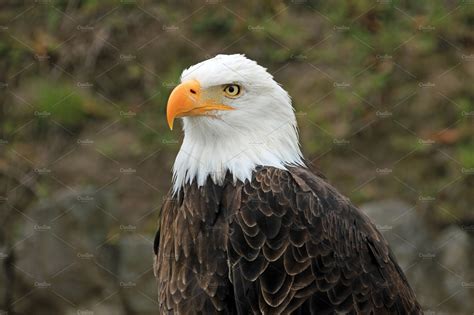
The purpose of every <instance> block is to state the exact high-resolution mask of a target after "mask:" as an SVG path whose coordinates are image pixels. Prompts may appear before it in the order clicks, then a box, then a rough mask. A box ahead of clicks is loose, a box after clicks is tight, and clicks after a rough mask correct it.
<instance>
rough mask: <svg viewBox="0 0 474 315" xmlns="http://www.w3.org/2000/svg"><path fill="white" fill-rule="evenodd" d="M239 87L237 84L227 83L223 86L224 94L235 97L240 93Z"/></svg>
mask: <svg viewBox="0 0 474 315" xmlns="http://www.w3.org/2000/svg"><path fill="white" fill-rule="evenodd" d="M241 90H242V89H241V88H240V86H239V85H237V84H228V85H226V86H225V87H224V93H225V96H227V97H230V98H235V97H237V96H239V95H240V92H241Z"/></svg>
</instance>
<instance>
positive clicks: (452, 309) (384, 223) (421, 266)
mask: <svg viewBox="0 0 474 315" xmlns="http://www.w3.org/2000/svg"><path fill="white" fill-rule="evenodd" d="M361 209H362V210H363V211H365V212H366V214H367V215H368V216H369V217H370V218H371V219H372V221H373V222H374V223H375V224H376V225H377V227H378V228H379V230H380V231H381V232H382V233H383V235H384V237H385V238H386V239H387V241H388V242H389V244H390V246H391V248H392V250H393V252H394V253H395V256H396V257H397V260H398V262H399V264H400V266H401V267H402V269H403V270H404V272H405V274H406V276H407V278H408V280H409V282H410V284H411V286H412V287H413V289H414V290H415V292H416V294H417V297H418V300H419V301H420V303H421V304H422V306H423V308H424V310H425V311H426V313H427V314H430V313H432V314H440V313H449V314H466V313H468V312H471V313H472V310H474V282H472V281H474V268H473V261H472V258H471V257H472V245H470V242H469V235H468V233H467V232H466V230H465V229H462V228H460V227H457V226H451V227H449V228H447V229H445V230H444V231H441V232H438V233H435V232H434V231H432V230H431V229H430V227H429V226H428V225H427V224H426V223H425V221H424V220H423V219H422V218H421V217H420V215H419V214H418V213H417V211H416V207H413V206H410V205H408V204H406V203H404V202H401V201H397V200H386V201H379V202H372V203H368V204H366V205H363V206H362V207H361Z"/></svg>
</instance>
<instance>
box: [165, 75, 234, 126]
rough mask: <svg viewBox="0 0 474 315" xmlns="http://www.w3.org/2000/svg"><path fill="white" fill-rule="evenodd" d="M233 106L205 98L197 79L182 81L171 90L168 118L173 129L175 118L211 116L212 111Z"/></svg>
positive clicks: (230, 108) (228, 108) (167, 111)
mask: <svg viewBox="0 0 474 315" xmlns="http://www.w3.org/2000/svg"><path fill="white" fill-rule="evenodd" d="M232 109H234V108H233V107H231V106H228V105H224V104H219V103H217V102H216V101H214V100H213V99H204V98H203V97H202V93H201V85H200V84H199V82H198V81H196V80H191V81H186V82H184V83H181V84H180V85H178V86H177V87H175V88H174V90H173V91H172V92H171V95H170V98H169V99H168V105H167V106H166V118H167V120H168V125H169V126H170V129H171V130H173V122H174V119H175V118H178V117H184V116H211V113H209V112H210V111H215V110H232Z"/></svg>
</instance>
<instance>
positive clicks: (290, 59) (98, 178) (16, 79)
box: [0, 0, 474, 314]
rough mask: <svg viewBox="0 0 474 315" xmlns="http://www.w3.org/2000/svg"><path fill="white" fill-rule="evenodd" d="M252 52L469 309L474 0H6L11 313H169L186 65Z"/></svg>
mask: <svg viewBox="0 0 474 315" xmlns="http://www.w3.org/2000/svg"><path fill="white" fill-rule="evenodd" d="M218 53H226V54H230V53H245V54H246V55H247V56H248V57H250V58H251V59H254V60H256V61H257V62H258V63H260V64H261V65H263V66H265V67H267V68H268V70H269V71H270V72H271V73H272V74H273V75H274V77H275V78H276V80H277V81H278V82H280V83H281V84H282V85H283V86H284V88H285V89H286V90H287V91H289V93H290V95H291V96H292V98H293V102H294V106H295V108H296V112H297V117H298V123H299V127H300V134H301V143H302V148H303V152H304V154H305V156H306V157H307V158H308V160H310V161H312V162H313V164H314V165H315V167H317V168H320V169H321V170H322V172H323V173H324V174H325V175H326V176H327V177H328V179H329V181H330V182H331V183H333V184H334V185H335V186H336V187H337V188H338V189H339V190H340V191H341V192H342V193H344V194H345V195H347V196H348V197H350V198H351V199H352V201H353V202H354V203H355V204H357V205H358V206H361V207H362V208H363V209H364V210H365V211H367V213H368V214H369V215H370V216H371V217H372V218H373V220H374V221H375V222H376V223H377V226H378V228H379V229H381V230H382V231H383V233H384V235H385V237H386V238H387V239H388V240H389V242H390V244H391V245H392V247H393V249H394V251H395V253H396V256H397V257H398V260H399V262H400V264H401V266H402V268H403V269H404V271H405V272H406V274H407V276H408V278H409V280H410V283H411V284H412V286H413V287H414V289H415V291H416V293H417V295H418V297H419V300H420V302H421V304H422V305H423V307H424V309H425V310H426V313H427V314H472V313H473V312H474V259H472V258H473V257H474V256H473V252H474V211H473V206H472V204H473V202H474V193H473V192H474V189H473V188H474V138H473V134H474V123H473V117H474V105H473V104H474V89H473V87H474V80H473V79H474V1H472V0H463V1H451V0H446V1H416V2H415V1H408V0H405V1H403V0H401V1H395V0H393V1H392V0H377V1H368V0H352V1H340V2H338V3H334V2H324V1H317V0H293V1H260V2H253V1H247V2H230V1H222V0H208V1H162V2H159V3H158V1H156V2H152V1H139V0H122V1H112V0H104V1H98V0H87V1H53V0H36V1H13V0H11V1H8V0H3V1H1V3H0V209H1V210H0V264H1V268H0V314H6V313H8V314H154V313H156V307H157V302H156V300H157V294H156V286H155V281H154V278H153V272H152V259H153V255H152V241H153V238H154V234H155V232H156V228H157V223H158V219H159V209H160V205H161V203H162V199H163V196H164V195H165V194H166V193H167V191H168V189H169V187H170V182H171V172H170V170H171V167H172V164H173V161H174V157H175V155H176V153H177V151H178V149H179V146H180V142H181V139H182V132H181V131H180V130H179V128H177V129H176V130H175V131H173V132H171V131H169V129H168V128H167V125H166V120H165V116H164V113H165V105H166V99H167V97H168V95H169V93H170V91H171V89H172V88H173V87H174V86H175V85H176V84H177V83H178V79H179V75H180V73H181V71H182V70H183V69H184V68H186V67H188V66H190V65H192V64H195V63H197V62H200V61H202V60H204V59H207V58H209V57H212V56H214V55H216V54H218Z"/></svg>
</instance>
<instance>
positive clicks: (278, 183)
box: [228, 167, 421, 314]
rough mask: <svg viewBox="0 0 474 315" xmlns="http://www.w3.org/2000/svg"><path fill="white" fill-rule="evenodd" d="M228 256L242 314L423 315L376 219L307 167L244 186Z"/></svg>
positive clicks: (265, 173)
mask: <svg viewBox="0 0 474 315" xmlns="http://www.w3.org/2000/svg"><path fill="white" fill-rule="evenodd" d="M228 255H229V259H230V266H231V270H230V274H231V281H232V283H233V286H234V295H235V300H236V304H237V308H238V310H239V313H271V314H279V313H290V312H300V313H302V314H308V313H310V314H315V313H318V314H324V313H334V312H344V313H345V312H354V313H362V314H366V313H367V314H369V313H371V312H372V313H375V314H384V313H387V314H419V313H421V309H420V306H419V305H418V303H417V302H416V299H415V295H414V293H413V291H412V289H411V288H410V286H409V284H408V282H407V280H406V278H405V276H404V275H403V272H402V271H401V269H400V267H399V266H398V264H397V262H396V261H395V258H394V256H393V254H392V252H391V251H390V249H389V247H388V244H387V242H386V241H385V239H384V238H383V236H382V235H381V233H380V232H378V231H377V229H376V228H375V226H374V224H373V223H372V222H371V221H370V219H369V218H368V217H367V216H366V215H365V214H363V213H362V212H361V211H360V210H359V209H357V208H356V207H354V206H353V205H352V204H351V203H350V201H349V200H348V199H347V198H345V197H343V196H342V195H341V194H339V193H338V192H337V191H336V190H335V189H334V188H333V187H332V186H331V185H329V184H328V183H327V182H326V181H325V180H324V179H323V178H321V177H319V176H317V175H314V174H313V173H311V171H309V170H308V169H306V168H303V167H292V168H289V170H288V171H286V170H281V169H276V168H272V167H260V168H258V169H257V170H256V171H255V173H254V176H253V178H252V180H251V181H249V182H247V183H245V184H244V185H243V187H242V193H241V204H240V207H239V209H238V210H236V212H235V213H234V214H233V215H232V217H231V221H230V226H229V246H228Z"/></svg>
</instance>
